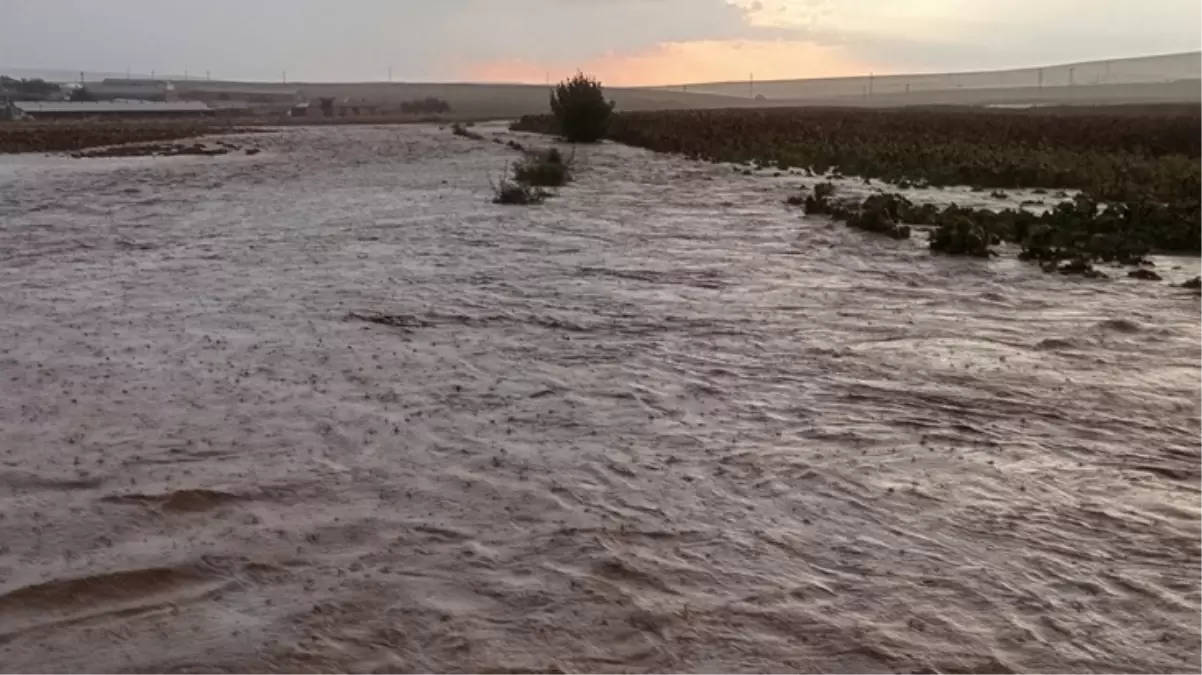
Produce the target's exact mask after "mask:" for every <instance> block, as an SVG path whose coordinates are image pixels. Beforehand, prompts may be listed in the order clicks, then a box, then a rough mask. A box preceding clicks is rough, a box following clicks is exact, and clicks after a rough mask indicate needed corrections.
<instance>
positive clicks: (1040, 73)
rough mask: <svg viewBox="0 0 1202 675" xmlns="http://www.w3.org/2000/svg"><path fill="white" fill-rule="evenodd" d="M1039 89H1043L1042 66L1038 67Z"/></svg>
mask: <svg viewBox="0 0 1202 675" xmlns="http://www.w3.org/2000/svg"><path fill="white" fill-rule="evenodd" d="M1039 91H1043V68H1040V69H1039Z"/></svg>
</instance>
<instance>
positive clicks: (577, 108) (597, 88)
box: [551, 73, 614, 143]
mask: <svg viewBox="0 0 1202 675" xmlns="http://www.w3.org/2000/svg"><path fill="white" fill-rule="evenodd" d="M613 109H614V104H613V101H606V100H605V91H604V90H603V89H602V88H601V82H600V81H598V80H596V79H593V78H591V77H588V76H587V75H585V74H584V73H576V75H575V76H574V77H572V78H570V79H567V80H564V81H563V82H560V83H559V85H558V86H556V87H555V89H554V91H552V92H551V113H552V114H553V115H554V116H555V122H556V126H557V127H558V129H559V133H560V134H562V135H563V137H564V139H566V140H568V141H569V142H572V143H596V142H597V141H600V140H601V139H602V138H605V132H606V131H607V130H608V129H609V118H610V115H612V114H613Z"/></svg>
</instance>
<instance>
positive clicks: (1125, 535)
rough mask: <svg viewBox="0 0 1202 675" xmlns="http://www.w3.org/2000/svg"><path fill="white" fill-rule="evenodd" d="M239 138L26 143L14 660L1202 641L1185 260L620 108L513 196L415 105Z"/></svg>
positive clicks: (270, 664)
mask: <svg viewBox="0 0 1202 675" xmlns="http://www.w3.org/2000/svg"><path fill="white" fill-rule="evenodd" d="M477 130H479V131H482V132H483V133H485V135H486V137H487V138H488V139H489V140H491V138H493V136H494V134H499V137H500V138H501V139H503V140H507V139H509V138H515V137H516V138H520V140H521V141H522V142H523V143H526V144H528V145H538V144H546V143H547V142H548V141H546V140H544V139H538V138H535V137H528V136H514V135H512V134H509V133H507V132H504V131H503V127H501V126H495V127H489V126H483V127H478V128H477ZM233 138H235V139H236V137H233ZM253 143H254V145H255V146H256V147H261V148H262V149H263V152H262V153H261V154H258V155H255V156H245V155H230V156H226V157H214V158H208V157H173V158H114V159H89V160H79V159H71V158H68V157H44V156H30V155H16V156H4V157H0V669H3V670H5V671H44V670H49V671H88V672H105V671H147V670H164V671H199V670H204V671H214V670H216V671H232V670H256V671H262V670H269V671H280V670H287V671H333V670H353V671H373V670H374V671H414V670H417V671H463V670H470V671H505V670H512V669H520V670H535V671H542V672H548V671H550V672H554V671H560V670H562V671H569V672H570V671H652V670H672V671H712V672H721V671H858V672H865V671H871V672H877V671H892V672H934V671H940V672H1004V671H1044V672H1061V671H1074V672H1089V671H1116V670H1117V671H1183V672H1188V671H1192V672H1197V671H1198V670H1199V668H1200V667H1202V660H1200V658H1199V640H1200V639H1202V631H1200V628H1199V622H1200V619H1199V611H1200V607H1202V601H1200V596H1199V574H1200V560H1202V557H1200V551H1199V546H1200V536H1199V525H1200V516H1199V418H1200V410H1199V395H1200V392H1199V387H1200V385H1199V373H1200V357H1199V346H1200V335H1199V301H1198V297H1197V295H1195V294H1193V293H1191V292H1188V291H1184V290H1182V289H1180V288H1174V287H1173V286H1172V283H1179V282H1180V281H1183V280H1185V279H1187V278H1190V277H1193V276H1195V275H1197V274H1198V271H1199V270H1198V268H1199V264H1198V260H1197V259H1159V260H1158V261H1157V267H1156V269H1157V271H1158V272H1159V273H1161V274H1162V275H1163V276H1165V279H1166V280H1165V281H1164V282H1160V283H1157V282H1147V281H1135V280H1128V279H1125V278H1115V279H1112V280H1110V281H1090V280H1082V279H1079V278H1070V277H1061V276H1059V275H1049V274H1044V273H1042V272H1040V271H1039V270H1038V268H1036V267H1033V266H1030V265H1026V264H1023V263H1020V262H1017V261H1016V260H1014V258H1013V256H1012V255H1003V256H1002V257H1000V258H998V259H995V260H993V261H980V260H971V259H961V258H950V257H936V256H932V255H930V254H929V253H928V252H927V251H926V250H925V246H924V243H923V241H922V239H921V238H916V239H914V240H911V241H901V242H898V241H893V240H891V239H886V238H878V237H874V236H873V235H870V234H865V233H863V232H859V231H856V230H851V229H848V228H846V227H844V226H842V225H831V224H830V223H828V222H827V221H825V220H823V219H821V218H812V219H810V218H805V217H803V216H802V215H801V214H800V213H799V212H798V211H797V210H794V209H789V208H787V207H785V206H784V205H783V204H782V200H783V199H784V197H785V196H787V194H788V193H789V192H788V186H790V185H796V184H798V183H800V182H801V181H802V180H803V179H801V178H798V177H791V176H784V177H781V178H772V177H770V176H743V175H741V174H737V173H735V172H733V171H731V169H730V167H726V166H719V165H709V164H699V163H692V162H689V161H686V160H684V159H680V158H675V157H668V156H662V155H652V154H650V153H647V152H645V151H642V150H636V149H632V148H626V147H620V146H614V145H605V146H602V147H597V148H590V149H587V150H581V151H580V152H578V154H577V156H576V163H577V169H578V172H577V173H578V176H579V180H578V182H577V183H576V184H575V185H573V186H571V187H569V188H568V189H565V190H563V191H562V193H561V194H560V195H559V196H557V197H555V198H553V199H551V200H550V201H548V202H547V203H546V204H545V205H543V206H539V207H528V208H527V207H504V206H495V205H493V204H491V203H490V198H491V191H490V188H489V180H490V177H491V178H492V179H493V180H494V181H495V180H496V178H497V177H498V176H499V174H500V173H501V172H502V171H503V170H504V168H505V166H506V164H507V163H508V162H510V161H513V160H514V159H515V158H516V157H517V153H515V152H514V151H513V150H511V149H509V148H507V147H505V146H503V145H500V144H496V143H492V142H489V141H488V140H486V141H483V142H482V141H473V140H469V139H464V138H458V137H455V136H452V135H451V133H450V131H449V130H440V129H438V128H437V127H433V126H424V127H423V126H406V127H390V128H383V127H381V128H371V127H353V128H352V127H338V128H297V129H288V130H280V131H278V132H276V133H271V134H266V135H262V136H258V137H256V138H255V139H254V140H253ZM1112 276H1115V277H1121V273H1115V274H1112Z"/></svg>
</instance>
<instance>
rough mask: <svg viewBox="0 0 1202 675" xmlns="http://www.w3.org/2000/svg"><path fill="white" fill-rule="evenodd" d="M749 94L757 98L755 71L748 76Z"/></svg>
mask: <svg viewBox="0 0 1202 675" xmlns="http://www.w3.org/2000/svg"><path fill="white" fill-rule="evenodd" d="M747 96H748V97H750V98H755V73H751V74H750V75H748V76H747Z"/></svg>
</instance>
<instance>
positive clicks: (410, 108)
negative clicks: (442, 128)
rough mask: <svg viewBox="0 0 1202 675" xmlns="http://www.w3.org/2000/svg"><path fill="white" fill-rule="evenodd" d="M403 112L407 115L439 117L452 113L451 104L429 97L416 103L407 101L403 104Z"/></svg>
mask: <svg viewBox="0 0 1202 675" xmlns="http://www.w3.org/2000/svg"><path fill="white" fill-rule="evenodd" d="M401 112H403V113H405V114H406V115H439V114H442V113H449V112H451V104H450V103H447V102H446V101H445V100H443V99H441V98H438V97H435V96H427V97H426V98H422V99H418V100H416V101H405V102H404V103H402V104H401Z"/></svg>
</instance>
